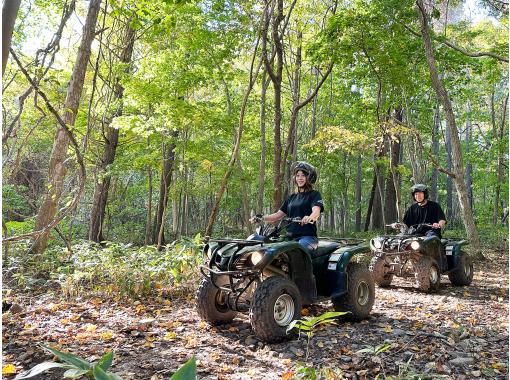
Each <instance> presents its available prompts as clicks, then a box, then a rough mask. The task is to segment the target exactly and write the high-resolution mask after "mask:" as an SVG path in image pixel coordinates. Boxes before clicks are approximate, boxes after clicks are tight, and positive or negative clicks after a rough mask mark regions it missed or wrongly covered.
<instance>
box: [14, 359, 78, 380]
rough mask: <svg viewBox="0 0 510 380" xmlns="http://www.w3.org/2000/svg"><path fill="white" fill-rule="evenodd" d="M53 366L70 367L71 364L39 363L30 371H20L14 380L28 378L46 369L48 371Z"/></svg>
mask: <svg viewBox="0 0 510 380" xmlns="http://www.w3.org/2000/svg"><path fill="white" fill-rule="evenodd" d="M51 368H70V366H69V364H63V363H53V362H44V363H40V364H37V365H36V366H35V367H33V368H30V369H29V370H28V371H25V372H23V373H20V374H19V375H18V376H16V377H15V378H14V380H17V379H28V378H29V377H33V376H36V375H39V374H40V373H43V372H44V371H47V370H49V369H51Z"/></svg>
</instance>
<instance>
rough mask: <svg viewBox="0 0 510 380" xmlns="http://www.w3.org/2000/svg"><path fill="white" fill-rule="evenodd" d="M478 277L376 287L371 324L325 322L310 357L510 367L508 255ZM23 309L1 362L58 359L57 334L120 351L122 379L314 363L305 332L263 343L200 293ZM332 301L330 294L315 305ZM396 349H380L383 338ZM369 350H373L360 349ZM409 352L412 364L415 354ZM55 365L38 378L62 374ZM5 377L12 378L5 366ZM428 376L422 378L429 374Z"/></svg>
mask: <svg viewBox="0 0 510 380" xmlns="http://www.w3.org/2000/svg"><path fill="white" fill-rule="evenodd" d="M475 265H476V266H475V270H476V273H475V278H474V281H473V283H472V285H471V286H469V287H459V288H455V287H452V286H451V285H450V283H449V281H448V278H447V277H445V276H443V278H442V286H441V290H440V291H439V292H438V293H437V294H424V293H420V292H418V291H417V290H416V289H414V288H413V287H412V286H411V285H412V284H411V283H410V282H405V281H401V280H398V279H397V280H395V282H394V284H392V286H391V287H390V288H388V289H380V288H376V302H375V305H374V309H373V313H372V316H371V318H370V319H369V320H366V321H363V322H361V323H349V322H345V321H339V322H338V323H336V324H334V325H328V326H325V327H324V328H323V329H321V330H320V331H317V332H316V333H315V335H314V336H313V337H312V339H311V341H310V344H309V347H308V349H309V357H308V360H307V365H308V366H311V365H313V366H314V367H315V368H316V369H318V368H325V367H330V368H332V369H334V370H332V371H330V373H333V371H334V373H335V375H331V376H333V377H331V378H335V379H342V378H346V379H373V378H375V376H376V375H377V374H386V375H387V376H389V375H397V374H399V371H400V374H402V375H405V376H407V377H402V378H411V375H412V374H418V373H419V374H428V375H429V376H430V378H439V376H440V375H441V376H443V377H441V378H444V379H476V378H483V379H507V378H508V349H509V347H508V337H509V336H508V257H507V255H506V254H504V253H502V254H501V255H500V256H498V258H497V259H493V260H491V262H484V263H476V264H475ZM12 300H13V301H14V302H16V303H18V304H20V305H21V307H22V310H21V312H19V313H16V314H13V313H11V312H8V313H6V314H4V315H3V364H4V365H5V364H6V363H12V364H14V365H15V366H16V369H17V371H18V373H19V372H20V371H21V370H22V369H28V368H31V367H33V366H34V365H35V364H36V363H39V362H41V361H43V360H47V359H50V356H49V355H47V354H45V353H44V352H43V351H42V350H41V349H40V348H38V347H37V345H36V344H37V343H50V344H52V345H59V346H60V347H62V349H64V350H66V351H70V352H72V353H75V354H78V355H80V356H82V357H85V358H87V359H88V360H90V361H93V360H97V359H99V357H100V356H101V355H102V354H103V353H104V352H106V351H107V350H114V353H115V358H114V366H113V368H112V370H113V372H116V373H117V374H119V375H120V376H121V377H122V378H123V379H125V380H127V379H137V380H142V379H151V380H158V379H168V378H169V377H170V375H171V374H172V373H173V372H174V371H175V370H176V369H177V368H178V367H179V366H180V365H181V364H183V363H184V362H185V361H186V360H188V359H189V358H190V357H191V356H192V355H195V356H196V358H197V360H198V378H199V379H264V380H269V379H282V377H287V378H290V375H291V373H295V372H296V369H297V368H298V367H299V364H298V363H299V362H304V361H305V357H306V351H307V340H306V338H305V337H301V338H300V339H291V340H288V341H286V342H283V343H279V344H264V343H262V342H260V341H258V340H257V339H256V338H255V336H253V333H252V331H251V328H250V325H249V323H248V320H247V318H246V317H245V316H240V317H238V318H236V319H235V320H234V321H233V322H232V323H231V324H228V325H225V326H222V327H210V326H208V325H207V324H206V323H204V322H202V321H201V320H200V319H199V317H198V315H197V313H196V311H195V309H194V303H193V299H192V296H189V297H188V298H176V299H170V300H169V299H163V298H155V299H148V300H140V301H135V302H129V303H127V302H125V301H123V302H120V301H119V302H112V301H110V300H107V299H101V298H98V297H94V298H84V297H83V298H77V299H73V300H71V301H70V300H67V301H64V300H62V299H61V298H58V297H56V296H54V295H51V294H42V295H39V296H34V295H26V294H25V295H20V296H18V297H17V298H15V299H12V298H11V301H12ZM329 310H332V306H331V304H330V302H328V301H324V302H322V303H320V304H318V305H314V306H312V307H311V308H309V309H307V310H306V312H308V313H309V314H310V315H320V314H321V313H323V312H325V311H329ZM385 343H386V344H388V345H389V348H388V349H387V350H386V351H384V352H381V353H375V350H376V349H377V347H379V348H381V347H382V346H381V345H383V344H385ZM362 349H367V350H368V351H370V350H372V352H365V353H360V352H358V351H359V350H362ZM406 363H407V364H406ZM61 376H62V371H57V370H54V371H53V372H48V373H47V374H44V375H42V376H40V377H39V378H40V379H60V378H61ZM4 378H6V379H7V378H12V377H10V376H4ZM422 378H423V377H422Z"/></svg>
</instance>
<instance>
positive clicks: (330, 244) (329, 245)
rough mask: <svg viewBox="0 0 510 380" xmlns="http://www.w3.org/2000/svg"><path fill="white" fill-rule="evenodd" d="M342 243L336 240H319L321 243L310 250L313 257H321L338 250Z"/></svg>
mask: <svg viewBox="0 0 510 380" xmlns="http://www.w3.org/2000/svg"><path fill="white" fill-rule="evenodd" d="M341 245H342V244H341V243H338V242H335V241H324V240H319V245H318V246H317V248H316V249H314V250H312V251H310V253H311V255H312V256H313V257H319V256H324V255H329V254H330V253H331V252H333V251H334V250H336V249H337V248H338V247H340V246H341Z"/></svg>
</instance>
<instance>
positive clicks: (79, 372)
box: [63, 368, 90, 379]
mask: <svg viewBox="0 0 510 380" xmlns="http://www.w3.org/2000/svg"><path fill="white" fill-rule="evenodd" d="M88 372H90V369H78V368H71V369H68V370H67V371H65V372H64V375H63V376H64V378H66V379H77V378H79V377H82V376H83V375H85V374H86V373H88Z"/></svg>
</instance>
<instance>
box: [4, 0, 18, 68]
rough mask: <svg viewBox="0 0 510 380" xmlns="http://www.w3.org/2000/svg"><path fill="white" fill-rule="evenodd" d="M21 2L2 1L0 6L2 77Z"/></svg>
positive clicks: (13, 0) (14, 0)
mask: <svg viewBox="0 0 510 380" xmlns="http://www.w3.org/2000/svg"><path fill="white" fill-rule="evenodd" d="M20 4H21V0H4V4H3V6H2V76H3V75H4V72H5V67H6V66H7V60H8V59H9V49H10V48H11V41H12V33H13V31H14V24H15V23H16V17H17V15H18V10H19V6H20Z"/></svg>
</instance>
